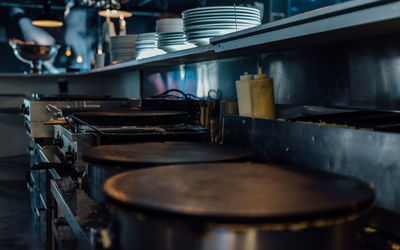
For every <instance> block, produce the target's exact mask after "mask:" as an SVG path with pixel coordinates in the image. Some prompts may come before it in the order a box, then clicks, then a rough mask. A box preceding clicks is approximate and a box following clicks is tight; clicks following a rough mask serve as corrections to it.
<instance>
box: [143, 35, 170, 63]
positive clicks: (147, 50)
mask: <svg viewBox="0 0 400 250" xmlns="http://www.w3.org/2000/svg"><path fill="white" fill-rule="evenodd" d="M161 54H165V51H163V50H160V49H158V48H157V35H156V33H154V32H152V33H142V34H139V35H138V37H137V40H136V59H138V60H139V59H143V58H147V57H152V56H156V55H161Z"/></svg>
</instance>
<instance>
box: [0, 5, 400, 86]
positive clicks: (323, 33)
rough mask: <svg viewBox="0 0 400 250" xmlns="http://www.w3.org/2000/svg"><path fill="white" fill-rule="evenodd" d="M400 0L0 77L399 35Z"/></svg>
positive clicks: (135, 66)
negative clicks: (127, 57)
mask: <svg viewBox="0 0 400 250" xmlns="http://www.w3.org/2000/svg"><path fill="white" fill-rule="evenodd" d="M398 27H400V2H399V1H396V0H353V1H349V2H345V3H341V4H336V5H332V6H329V7H326V8H322V9H318V10H315V11H311V12H307V13H304V14H300V15H296V16H293V17H289V18H285V19H283V20H280V21H276V22H272V23H267V24H263V25H259V26H257V27H254V28H251V29H246V30H242V31H238V32H234V33H231V34H227V35H223V36H218V37H215V38H213V39H211V43H212V45H208V46H201V47H196V48H192V49H187V50H181V51H176V52H172V53H167V54H164V55H158V56H154V57H150V58H145V59H142V60H138V61H133V60H132V61H127V62H123V63H119V64H115V65H110V66H106V67H103V68H99V69H94V70H91V71H85V72H75V73H66V74H55V75H51V74H48V75H33V74H26V75H23V74H0V80H1V78H2V77H21V78H32V77H44V78H46V77H48V78H60V77H64V78H69V77H80V76H89V75H98V74H114V73H120V72H127V71H138V70H142V69H146V68H150V67H169V66H175V65H179V64H190V63H196V62H203V61H211V60H216V59H222V58H229V57H237V56H244V55H251V54H259V53H265V52H269V51H276V50H287V49H293V48H297V47H303V46H311V45H315V44H323V43H332V42H340V41H345V40H352V39H359V38H365V37H374V36H380V35H387V34H394V33H399V28H398Z"/></svg>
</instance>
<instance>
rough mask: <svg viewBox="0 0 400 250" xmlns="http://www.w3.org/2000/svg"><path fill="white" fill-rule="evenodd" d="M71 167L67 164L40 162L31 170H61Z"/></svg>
mask: <svg viewBox="0 0 400 250" xmlns="http://www.w3.org/2000/svg"><path fill="white" fill-rule="evenodd" d="M70 167H71V165H70V164H67V163H54V162H39V163H36V164H35V165H33V166H32V167H31V170H46V169H52V168H55V169H60V168H63V169H65V168H70Z"/></svg>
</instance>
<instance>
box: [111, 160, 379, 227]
mask: <svg viewBox="0 0 400 250" xmlns="http://www.w3.org/2000/svg"><path fill="white" fill-rule="evenodd" d="M104 190H105V192H106V194H107V195H108V196H109V197H110V198H111V199H112V200H114V201H116V202H117V203H118V204H122V205H124V206H128V207H129V208H132V209H134V210H139V211H143V210H144V211H148V212H156V213H157V214H164V215H172V216H173V215H175V216H183V217H189V218H192V219H206V220H211V221H218V220H223V221H227V222H229V223H232V222H245V223H246V222H249V223H250V222H253V223H254V222H256V223H263V222H290V221H302V220H305V219H312V220H314V219H320V218H326V217H328V218H334V217H335V216H342V215H349V214H354V213H357V212H360V211H363V210H364V209H366V208H368V207H369V206H371V205H372V203H373V201H374V191H373V190H372V189H371V188H370V187H369V186H368V185H366V184H364V183H362V182H360V181H358V180H355V179H352V178H346V177H342V176H338V175H333V174H326V173H323V172H316V171H312V172H311V171H310V172H308V171H304V170H302V171H299V170H297V171H293V168H291V169H289V168H282V167H278V166H274V165H267V164H254V163H253V164H251V163H218V164H215V163H214V164H213V163H212V164H192V165H184V164H182V165H173V166H166V167H160V168H148V169H143V170H137V171H128V172H123V173H121V174H118V175H115V176H113V177H111V178H109V179H108V180H107V181H106V183H105V184H104Z"/></svg>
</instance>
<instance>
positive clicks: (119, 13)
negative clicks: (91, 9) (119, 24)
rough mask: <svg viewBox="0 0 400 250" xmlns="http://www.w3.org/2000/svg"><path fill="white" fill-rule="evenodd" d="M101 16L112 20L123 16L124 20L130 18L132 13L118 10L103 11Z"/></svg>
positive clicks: (100, 12)
mask: <svg viewBox="0 0 400 250" xmlns="http://www.w3.org/2000/svg"><path fill="white" fill-rule="evenodd" d="M98 14H99V15H100V16H103V17H110V18H120V17H121V16H123V17H124V18H129V17H131V16H132V13H131V12H129V11H126V10H118V9H106V10H101V11H99V13H98Z"/></svg>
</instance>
